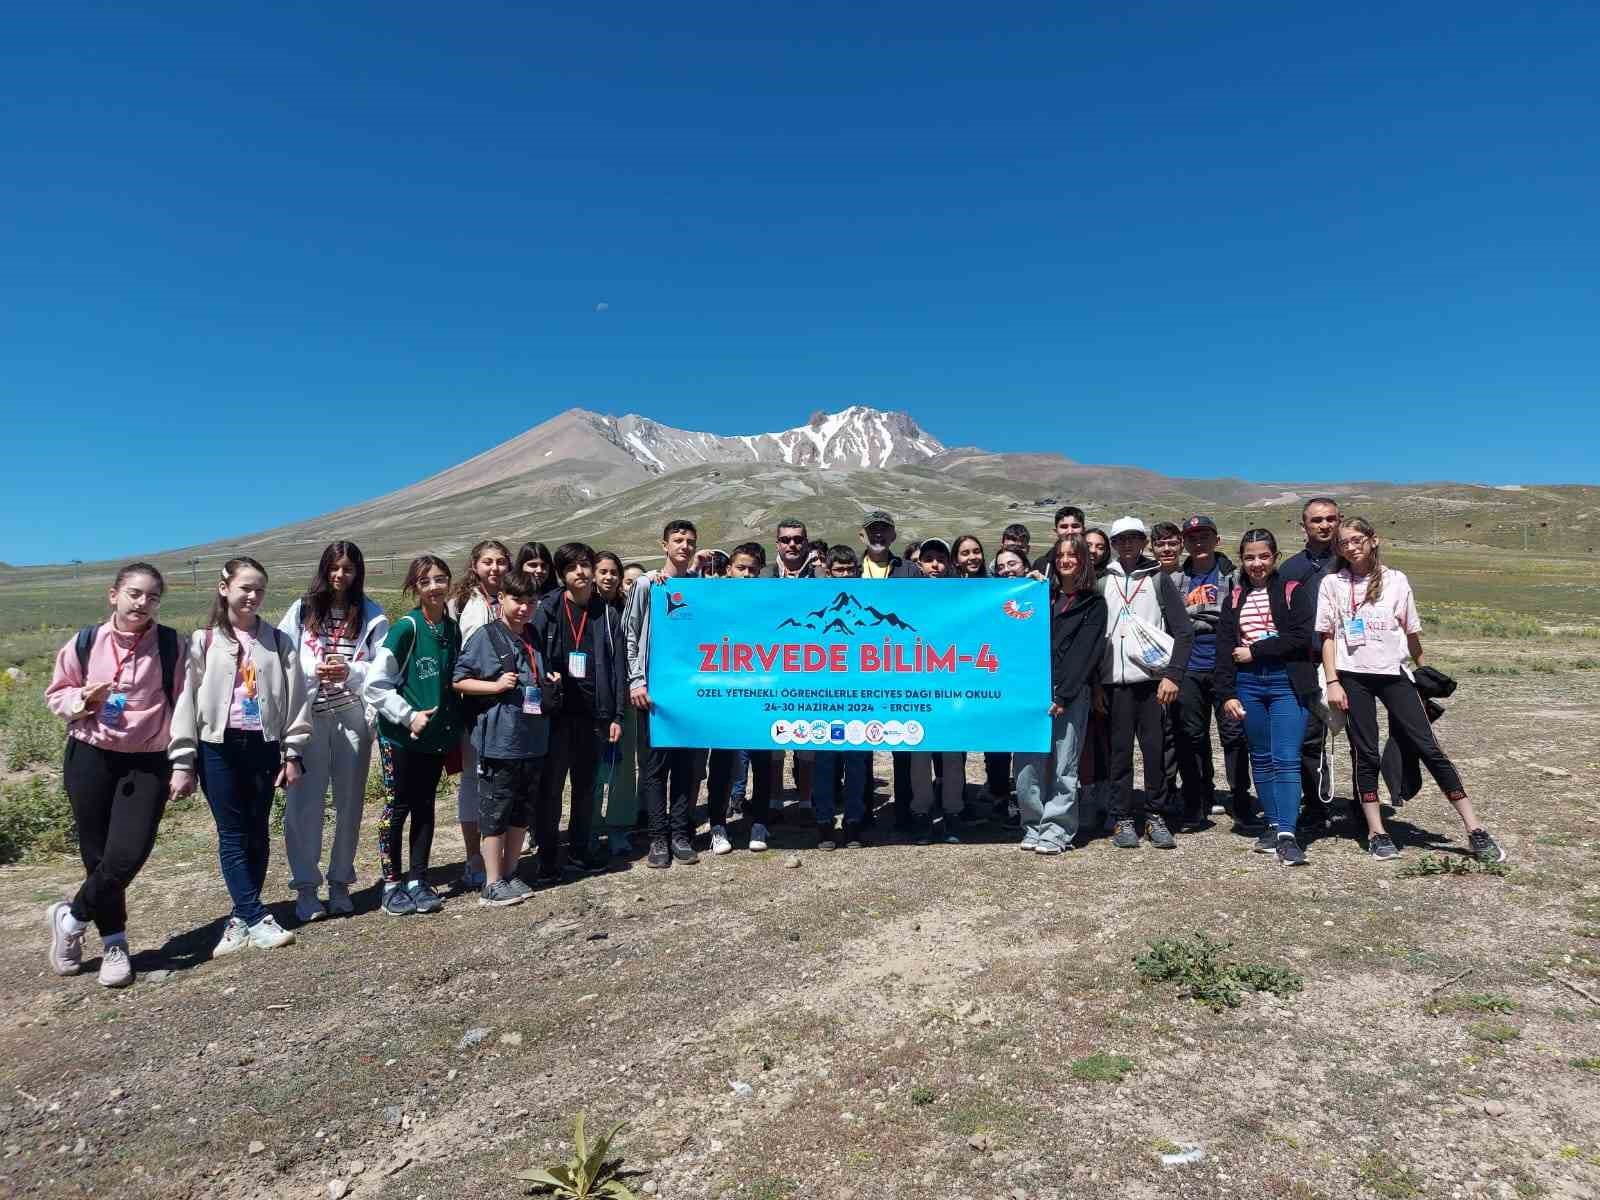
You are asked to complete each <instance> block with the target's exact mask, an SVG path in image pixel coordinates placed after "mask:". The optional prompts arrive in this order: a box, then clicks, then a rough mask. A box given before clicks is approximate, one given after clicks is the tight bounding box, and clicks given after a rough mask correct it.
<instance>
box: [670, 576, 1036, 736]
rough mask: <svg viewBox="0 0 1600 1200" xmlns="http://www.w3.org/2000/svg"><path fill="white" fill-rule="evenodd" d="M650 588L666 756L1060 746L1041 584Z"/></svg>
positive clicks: (698, 582)
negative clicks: (685, 751) (677, 752)
mask: <svg viewBox="0 0 1600 1200" xmlns="http://www.w3.org/2000/svg"><path fill="white" fill-rule="evenodd" d="M650 592H651V594H650V605H651V612H650V677H649V688H650V699H651V701H652V702H653V703H654V706H655V707H654V711H653V712H652V714H651V717H650V740H651V742H652V743H653V744H655V745H657V746H699V747H704V746H710V747H716V748H724V749H741V750H765V749H778V748H794V749H801V748H804V749H814V750H1010V751H1019V752H1030V751H1032V752H1044V751H1046V750H1048V749H1049V747H1050V717H1049V711H1048V710H1049V707H1050V611H1049V594H1048V591H1047V588H1046V585H1045V584H1044V583H1041V582H1039V581H1037V580H1031V579H998V578H989V579H882V580H878V579H793V580H788V579H669V580H667V581H666V582H664V583H660V584H657V585H655V586H654V587H652V588H651V590H650Z"/></svg>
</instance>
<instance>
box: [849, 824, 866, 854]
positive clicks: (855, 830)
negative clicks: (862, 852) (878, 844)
mask: <svg viewBox="0 0 1600 1200" xmlns="http://www.w3.org/2000/svg"><path fill="white" fill-rule="evenodd" d="M866 844H867V843H866V839H865V838H864V837H863V836H862V834H861V826H859V825H852V824H851V823H850V822H849V821H846V822H845V823H844V848H845V849H846V850H859V849H861V847H862V846H864V845H866Z"/></svg>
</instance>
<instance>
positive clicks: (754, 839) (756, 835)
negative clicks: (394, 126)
mask: <svg viewBox="0 0 1600 1200" xmlns="http://www.w3.org/2000/svg"><path fill="white" fill-rule="evenodd" d="M771 836H772V835H771V834H770V833H768V832H767V827H766V826H765V825H763V824H762V823H761V822H760V821H757V822H756V823H755V824H754V825H752V826H750V849H752V850H755V851H761V850H765V849H766V848H767V839H768V838H770V837H771Z"/></svg>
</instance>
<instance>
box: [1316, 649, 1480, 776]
mask: <svg viewBox="0 0 1600 1200" xmlns="http://www.w3.org/2000/svg"><path fill="white" fill-rule="evenodd" d="M1339 682H1340V683H1341V684H1343V685H1344V694H1345V696H1346V697H1348V698H1349V701H1350V714H1349V716H1350V720H1349V723H1348V725H1347V726H1346V730H1345V732H1346V733H1347V734H1348V736H1349V738H1350V754H1351V757H1352V758H1353V759H1354V760H1355V775H1356V795H1357V796H1359V797H1360V799H1361V802H1362V803H1363V804H1376V803H1378V763H1379V755H1378V703H1379V702H1380V701H1381V702H1382V703H1383V707H1384V708H1385V709H1386V710H1387V711H1388V713H1389V728H1390V729H1391V730H1398V731H1399V732H1400V734H1401V736H1403V737H1404V738H1405V739H1406V741H1408V742H1410V743H1411V745H1412V747H1413V748H1414V749H1415V750H1416V752H1417V758H1418V759H1420V760H1421V762H1422V765H1423V766H1425V767H1427V768H1428V774H1430V775H1432V776H1433V781H1434V782H1435V783H1437V784H1438V785H1439V790H1440V791H1441V792H1443V793H1444V794H1445V797H1446V798H1447V799H1449V800H1461V799H1464V798H1465V797H1466V794H1467V793H1466V789H1465V788H1463V787H1462V786H1461V776H1460V775H1459V774H1457V772H1456V768H1455V764H1454V763H1452V762H1451V761H1450V758H1449V756H1448V755H1446V754H1445V752H1444V751H1443V750H1442V749H1441V748H1440V747H1439V742H1438V740H1437V739H1436V738H1435V737H1434V736H1433V726H1432V725H1430V724H1429V723H1428V713H1427V710H1426V709H1424V708H1423V706H1422V697H1421V695H1419V694H1418V692H1417V687H1416V684H1414V683H1412V682H1411V680H1409V679H1407V678H1406V677H1405V676H1404V675H1368V674H1365V673H1362V672H1359V671H1340V672H1339Z"/></svg>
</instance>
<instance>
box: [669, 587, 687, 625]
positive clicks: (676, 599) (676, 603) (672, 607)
mask: <svg viewBox="0 0 1600 1200" xmlns="http://www.w3.org/2000/svg"><path fill="white" fill-rule="evenodd" d="M688 607H689V602H688V601H687V600H685V599H684V598H683V593H682V592H668V593H667V616H669V617H676V618H677V619H679V620H682V619H683V618H684V617H685V616H687V615H688V614H686V613H685V612H684V609H686V608H688Z"/></svg>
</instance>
